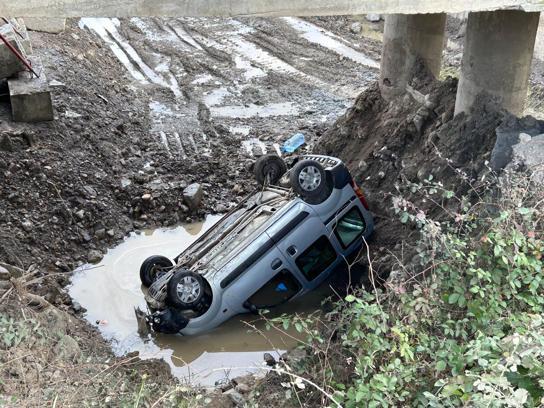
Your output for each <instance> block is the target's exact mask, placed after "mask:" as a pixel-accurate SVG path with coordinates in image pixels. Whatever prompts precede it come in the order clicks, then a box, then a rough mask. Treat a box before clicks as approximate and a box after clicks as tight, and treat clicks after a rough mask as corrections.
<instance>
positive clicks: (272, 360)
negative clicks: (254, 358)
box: [263, 353, 276, 367]
mask: <svg viewBox="0 0 544 408" xmlns="http://www.w3.org/2000/svg"><path fill="white" fill-rule="evenodd" d="M263 359H264V362H265V363H266V365H267V366H270V367H272V366H275V365H276V359H275V358H274V356H273V355H272V354H270V353H264V355H263Z"/></svg>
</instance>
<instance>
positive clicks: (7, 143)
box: [0, 134, 13, 152]
mask: <svg viewBox="0 0 544 408" xmlns="http://www.w3.org/2000/svg"><path fill="white" fill-rule="evenodd" d="M0 151H4V152H12V151H13V143H12V142H11V138H10V137H9V136H8V135H6V134H3V135H0Z"/></svg>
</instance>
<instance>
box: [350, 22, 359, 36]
mask: <svg viewBox="0 0 544 408" xmlns="http://www.w3.org/2000/svg"><path fill="white" fill-rule="evenodd" d="M361 30H362V26H361V23H359V22H355V23H353V24H352V25H350V26H349V31H351V32H352V33H353V34H359V33H360V32H361Z"/></svg>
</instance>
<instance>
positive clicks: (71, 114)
mask: <svg viewBox="0 0 544 408" xmlns="http://www.w3.org/2000/svg"><path fill="white" fill-rule="evenodd" d="M64 116H65V117H67V118H68V119H77V118H80V117H81V116H82V115H80V114H79V113H77V112H74V111H72V110H70V109H68V110H67V111H66V112H64Z"/></svg>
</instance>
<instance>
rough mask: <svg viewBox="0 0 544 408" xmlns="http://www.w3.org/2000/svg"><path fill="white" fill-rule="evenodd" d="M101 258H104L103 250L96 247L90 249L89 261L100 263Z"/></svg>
mask: <svg viewBox="0 0 544 408" xmlns="http://www.w3.org/2000/svg"><path fill="white" fill-rule="evenodd" d="M101 260H102V252H100V251H97V250H96V249H93V250H91V251H89V253H88V255H87V261H88V262H89V263H98V262H100V261H101Z"/></svg>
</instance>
